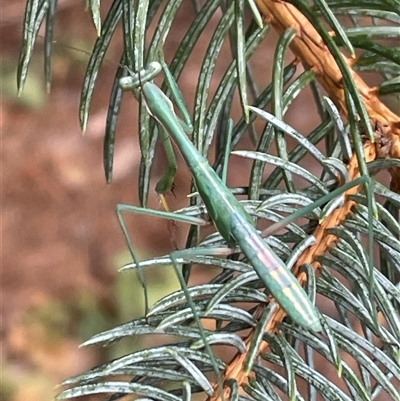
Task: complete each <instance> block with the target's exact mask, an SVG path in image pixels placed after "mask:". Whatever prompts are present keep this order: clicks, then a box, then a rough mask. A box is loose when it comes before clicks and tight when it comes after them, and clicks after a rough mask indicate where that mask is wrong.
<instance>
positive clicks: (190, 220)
mask: <svg viewBox="0 0 400 401" xmlns="http://www.w3.org/2000/svg"><path fill="white" fill-rule="evenodd" d="M123 213H134V214H143V215H147V216H154V217H160V218H163V219H167V220H173V221H178V222H183V223H186V224H194V225H205V224H208V222H206V221H205V220H204V219H201V218H197V217H191V216H185V215H183V214H177V213H172V212H164V211H160V210H152V209H146V208H142V207H138V206H132V205H126V204H119V205H117V209H116V214H117V218H118V222H119V225H120V226H121V229H122V232H123V234H124V238H125V242H126V244H127V246H128V249H129V252H130V254H131V256H132V259H133V261H134V263H135V264H136V265H137V266H140V264H139V258H138V257H137V254H136V252H135V248H134V246H133V243H132V240H131V237H130V235H129V231H128V229H127V226H126V224H125V220H124V217H123ZM137 273H138V277H139V281H140V283H141V286H142V288H143V292H144V299H145V314H146V315H147V312H148V310H149V294H148V288H147V287H148V286H147V281H146V277H145V275H144V274H143V269H142V268H140V267H139V268H138V269H137Z"/></svg>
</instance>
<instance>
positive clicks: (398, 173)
mask: <svg viewBox="0 0 400 401" xmlns="http://www.w3.org/2000/svg"><path fill="white" fill-rule="evenodd" d="M256 3H257V5H258V7H259V9H260V11H261V13H262V14H263V16H264V17H265V20H266V21H267V23H269V24H270V25H272V26H273V27H274V28H275V29H276V31H277V32H278V33H280V34H281V33H282V32H284V31H285V30H286V29H287V28H289V27H291V28H294V29H295V30H296V32H297V35H296V37H295V39H294V40H293V41H292V43H291V46H290V47H291V50H292V52H293V53H294V54H295V56H296V57H297V58H298V59H299V60H300V61H301V62H302V63H303V65H304V66H305V68H307V69H312V70H313V71H314V72H315V73H316V76H317V79H318V82H319V83H320V84H321V86H322V87H323V88H324V90H325V91H326V93H327V94H328V96H329V97H330V98H331V99H332V100H333V101H334V103H335V104H336V106H337V107H338V109H339V110H340V112H341V113H342V114H343V115H344V116H345V117H347V108H346V101H345V92H344V91H345V87H344V83H343V78H342V74H341V72H340V69H339V67H338V65H337V63H336V61H335V59H334V57H333V56H332V55H331V53H330V52H329V50H328V48H327V47H326V45H325V44H324V42H323V40H322V38H321V37H320V35H319V34H318V32H317V31H316V30H315V28H314V27H313V26H312V24H311V23H310V22H309V21H308V20H307V19H306V18H305V17H304V16H303V15H302V14H301V13H300V12H299V11H298V10H297V9H296V8H295V7H294V6H292V5H291V4H288V3H285V2H283V1H274V0H256ZM343 57H344V59H345V60H346V62H347V65H348V66H349V67H351V66H352V65H353V64H354V61H355V60H354V59H351V58H348V57H346V56H344V55H343ZM351 73H352V77H353V79H354V82H355V83H356V86H357V88H358V90H359V91H360V94H361V98H362V101H363V102H364V104H365V107H366V110H367V112H368V115H369V117H370V118H371V120H372V121H373V124H374V125H375V142H374V143H372V142H369V141H368V142H367V143H366V144H365V145H364V155H365V160H366V161H367V162H370V161H373V160H375V159H376V158H379V157H393V158H400V117H399V116H398V115H396V114H395V113H393V112H392V111H391V110H389V109H388V108H387V107H386V106H385V105H384V104H383V103H382V102H381V101H380V99H379V98H378V97H377V90H376V88H370V87H369V86H368V85H367V84H366V83H365V82H364V81H363V80H362V78H361V77H360V76H359V75H358V74H357V73H356V72H355V71H351ZM348 171H349V180H350V181H351V180H354V179H356V178H358V177H359V176H360V172H359V168H358V162H357V158H356V157H355V156H354V157H353V158H352V159H351V160H350V161H349V164H348ZM389 173H390V174H391V176H392V181H391V189H392V190H393V191H396V192H400V169H399V168H393V169H390V171H389ZM360 190H361V188H360V187H353V188H351V189H350V190H348V191H347V192H346V193H345V194H344V196H345V199H346V200H345V202H344V204H343V206H342V207H340V208H338V209H336V210H335V211H334V212H333V213H332V214H331V215H330V216H329V217H328V218H327V219H325V220H324V221H323V222H322V223H321V224H320V225H319V226H318V227H317V229H316V230H315V232H314V234H313V235H314V236H315V238H316V245H314V246H313V247H311V248H309V249H307V251H306V252H304V254H303V255H302V256H301V257H300V258H299V260H298V261H297V263H296V266H295V268H294V273H295V274H297V277H298V279H299V281H300V283H301V284H304V282H305V281H306V275H305V274H304V273H299V270H300V266H301V265H302V264H304V263H311V264H313V265H314V267H315V268H316V269H318V268H319V264H318V263H317V262H316V256H318V255H323V254H324V253H325V252H326V250H327V249H328V248H329V247H330V246H332V244H333V243H334V242H335V241H336V237H335V236H334V235H328V234H327V230H328V229H329V228H331V227H336V226H338V225H340V224H341V222H342V221H343V220H344V219H345V218H346V216H347V215H348V214H349V213H350V211H351V208H352V207H353V205H354V201H352V200H350V199H349V195H352V194H356V193H358V192H359V191H360ZM263 308H264V306H259V308H258V310H257V312H256V315H257V316H260V315H261V313H262V311H263ZM257 316H256V317H257ZM285 316H286V313H285V312H284V311H283V310H282V309H279V310H278V311H277V312H276V314H275V316H274V317H273V318H272V319H271V321H270V322H269V324H268V326H267V328H266V331H268V332H274V331H276V330H277V326H278V324H279V323H280V322H282V320H283V318H284V317H285ZM253 336H254V330H252V331H251V332H250V333H249V335H248V336H247V338H246V340H245V342H246V345H247V349H248V348H249V346H250V344H251V341H252V339H253ZM268 346H269V345H268V343H266V342H264V343H262V345H261V347H260V350H259V353H262V352H266V351H267V350H268ZM246 356H247V353H244V354H238V355H236V356H235V357H234V358H233V359H232V361H231V362H230V363H229V365H228V367H227V369H226V372H225V377H224V380H228V379H235V380H236V381H237V382H238V383H239V385H243V384H245V383H246V382H247V380H248V377H247V374H246V372H245V371H244V362H245V359H246ZM215 390H216V393H215V395H214V397H212V398H211V400H213V401H216V400H221V399H222V398H221V394H219V392H218V389H217V388H216V389H215ZM228 396H229V393H228V390H225V397H224V398H228Z"/></svg>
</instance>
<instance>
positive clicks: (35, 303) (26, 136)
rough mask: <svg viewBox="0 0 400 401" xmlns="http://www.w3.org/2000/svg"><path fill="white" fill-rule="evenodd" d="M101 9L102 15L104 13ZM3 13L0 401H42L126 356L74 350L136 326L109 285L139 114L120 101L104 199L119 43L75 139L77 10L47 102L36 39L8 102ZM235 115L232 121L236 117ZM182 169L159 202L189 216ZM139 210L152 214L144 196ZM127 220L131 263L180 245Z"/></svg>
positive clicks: (133, 168)
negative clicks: (19, 87)
mask: <svg viewBox="0 0 400 401" xmlns="http://www.w3.org/2000/svg"><path fill="white" fill-rule="evenodd" d="M108 3H110V2H108ZM186 3H187V4H185V5H184V7H182V9H181V10H180V11H179V20H178V21H179V22H178V23H177V24H176V26H175V28H174V30H173V31H172V32H171V34H170V36H169V38H168V43H167V46H166V49H165V54H166V57H167V61H168V57H171V56H172V55H173V54H174V53H175V51H176V48H177V47H178V45H179V43H180V40H181V38H182V36H183V34H184V33H185V32H186V30H187V28H188V26H189V24H190V22H191V21H192V19H193V10H192V7H191V4H190V2H186ZM103 6H104V10H103V11H106V10H107V2H106V1H103V2H102V7H103ZM0 7H1V9H0V11H1V12H0V15H1V48H2V57H1V82H2V89H1V90H2V104H1V114H0V124H1V132H2V135H3V137H2V147H1V157H2V188H1V189H2V191H1V193H2V269H1V283H2V300H1V328H2V331H1V346H2V356H1V358H2V360H1V363H2V386H1V387H2V390H1V391H2V394H1V399H2V400H4V401H6V400H9V401H17V400H18V401H19V400H24V401H26V400H29V401H36V400H43V399H51V398H52V396H53V395H54V394H56V393H57V390H55V389H54V387H55V385H56V384H58V383H60V382H61V381H62V380H64V379H66V378H67V377H69V376H71V375H74V374H77V373H79V372H81V371H83V370H85V369H88V368H90V367H92V366H94V365H96V364H99V363H101V362H103V361H105V360H109V359H110V358H113V357H115V356H116V355H117V354H120V353H123V349H124V347H125V346H130V347H132V344H119V345H118V346H117V347H112V348H110V349H98V348H96V349H78V346H79V344H81V343H82V342H83V341H84V340H85V339H87V338H89V337H90V336H91V335H93V334H95V333H98V332H100V331H102V330H105V329H107V328H110V327H112V326H114V325H116V324H118V323H122V322H125V321H128V320H130V319H133V318H135V317H138V316H141V315H142V314H143V296H142V292H141V290H140V286H139V285H138V283H137V280H136V277H135V276H134V275H130V274H126V273H124V274H117V269H118V268H120V267H122V265H123V264H124V263H126V262H129V261H130V257H129V255H128V253H127V250H126V247H125V242H124V238H123V235H122V233H121V230H120V228H119V225H118V222H117V219H116V216H115V212H114V211H115V207H116V205H117V204H118V203H129V204H136V205H138V197H137V176H138V166H139V161H140V151H139V147H138V140H137V135H136V131H137V127H136V126H137V123H136V120H135V118H134V117H135V116H136V109H135V107H136V105H135V102H134V101H133V99H129V100H128V99H127V100H125V99H124V102H123V109H122V114H121V118H120V121H119V127H118V131H117V140H116V152H115V162H114V176H113V182H112V184H111V185H107V184H106V182H105V178H104V172H103V166H102V162H103V155H102V153H103V134H104V125H105V120H106V112H107V109H106V108H107V105H108V99H109V92H110V87H111V83H112V80H113V76H114V73H115V70H116V68H117V65H116V64H115V61H114V60H119V54H120V49H121V48H122V42H121V38H115V40H114V41H113V42H112V45H111V48H110V49H109V52H108V54H107V56H106V59H107V60H108V62H106V63H105V64H104V66H103V72H102V74H101V76H100V77H99V80H100V85H97V87H96V90H95V97H94V101H93V103H92V108H91V116H90V120H89V126H88V129H87V132H86V133H85V134H84V135H82V132H81V129H80V127H79V122H78V109H79V97H80V89H81V85H82V82H83V76H84V73H85V69H86V64H87V61H88V58H89V55H88V54H89V53H90V49H91V47H92V44H93V42H94V40H95V39H96V35H95V29H94V27H93V24H92V22H91V18H90V15H89V13H88V12H86V11H85V10H84V6H83V4H82V2H81V1H61V0H60V1H59V12H58V14H57V17H56V26H55V40H56V41H57V43H56V44H55V47H54V55H53V76H52V87H51V91H50V93H48V94H47V93H46V88H45V83H44V79H43V48H42V46H41V42H42V40H41V39H40V38H39V39H38V42H37V46H36V49H35V58H34V60H33V62H32V63H31V66H30V71H29V77H28V81H27V83H26V86H25V88H24V91H23V92H22V94H21V96H19V97H18V96H17V93H16V67H17V61H18V55H19V51H20V46H21V37H22V29H21V28H22V24H23V14H24V8H25V2H24V1H22V0H19V1H11V0H3V1H2V2H1V5H0ZM189 15H190V16H191V17H190V18H188V16H189ZM103 16H104V13H103ZM218 18H219V17H216V21H217V20H218ZM211 33H212V30H210V35H211ZM203 36H204V35H203ZM268 38H269V43H268V45H267V44H266V45H265V47H261V48H260V49H259V50H258V51H257V52H256V54H255V56H254V57H253V59H254V63H253V67H254V69H255V71H258V72H259V74H258V75H257V76H260V77H261V78H260V79H261V81H263V77H265V82H269V80H270V74H271V69H270V63H268V60H266V59H265V56H264V54H266V53H267V50H266V49H267V47H266V46H268V47H272V46H274V43H273V42H271V41H270V39H271V36H268ZM208 40H209V37H203V39H202V40H201V41H200V43H199V44H198V45H196V46H198V47H199V50H198V51H195V52H193V56H192V57H191V59H190V61H189V63H188V66H187V68H186V69H185V71H184V74H183V75H182V77H181V79H180V81H179V84H180V87H181V89H182V90H183V92H184V94H185V98H187V99H188V100H189V106H190V99H192V101H193V95H194V93H195V85H196V80H197V78H196V79H193V74H197V73H198V69H199V61H200V60H201V59H202V57H203V54H204V52H205V49H206V46H207V41H208ZM223 52H226V54H227V59H226V64H225V65H224V58H223V57H221V58H220V60H221V62H220V63H221V66H220V68H217V74H216V77H215V82H218V81H219V80H220V78H221V76H222V74H223V72H224V70H225V68H226V65H227V63H228V62H229V60H230V49H229V47H228V46H225V47H224V49H223ZM264 52H265V53H264ZM228 55H229V56H228ZM196 57H198V59H196ZM218 74H220V75H219V76H218ZM196 77H197V75H196ZM261 84H262V82H261ZM309 97H310V92H308V91H304V93H303V94H302V95H301V96H299V98H298V99H297V100H296V102H295V104H294V105H293V107H292V108H291V109H290V112H289V113H288V116H287V121H288V122H289V123H291V124H293V125H294V126H295V127H296V128H297V129H299V130H300V131H302V132H308V131H309V130H310V129H312V128H313V127H315V126H316V125H317V124H318V121H319V119H318V116H317V113H316V110H313V109H312V107H311V106H310V105H311V104H312V102H311V99H310V98H309ZM132 110H135V112H134V113H133V112H132ZM237 112H238V115H240V110H239V108H238V110H237ZM291 116H296V118H294V119H291ZM246 146H251V145H250V144H249V143H246V142H245V141H244V142H243V143H242V144H241V146H240V147H238V148H242V149H243V148H244V147H246ZM162 156H163V155H162V150H161V149H160V152H159V157H157V161H158V162H157V163H158V165H157V166H156V167H155V169H154V185H155V183H156V181H157V180H158V179H159V178H160V177H161V175H162V172H163V171H164V167H165V162H164V158H163V157H162ZM241 163H242V165H241V168H240V172H239V173H238V172H236V173H235V176H234V178H231V179H230V183H231V184H232V185H235V184H237V185H239V184H240V185H244V184H245V182H246V175H247V172H246V170H245V169H244V168H243V165H244V164H246V163H245V162H244V161H243V160H241ZM180 165H181V166H182V168H180V169H179V173H178V177H177V180H176V191H175V194H174V196H173V195H170V196H169V197H168V202H169V204H170V207H171V209H176V208H178V207H180V206H184V205H186V204H187V198H186V195H187V194H188V191H189V188H190V174H189V172H188V170H187V168H186V167H184V166H183V163H182V160H180ZM246 165H247V166H248V165H249V164H248V163H247V164H246ZM231 172H232V170H231ZM154 185H153V187H152V188H153V189H154ZM149 206H150V207H153V208H156V209H161V206H160V204H159V200H158V198H157V196H156V194H155V192H154V191H152V198H151V199H150V201H149ZM127 220H128V222H129V227H130V232H131V234H132V241H133V243H134V244H135V245H136V247H137V249H138V251H139V255H140V256H141V257H146V256H150V255H155V254H157V255H161V254H164V253H166V252H168V251H171V250H173V249H174V242H176V243H177V244H178V246H183V244H184V238H185V234H186V233H187V228H186V227H179V228H178V229H175V228H174V229H171V230H170V232H171V233H172V235H168V236H167V237H165V228H166V227H168V225H169V224H170V223H168V222H167V221H164V220H157V219H153V218H149V217H145V216H135V217H134V218H132V216H129V217H128V218H127ZM163 233H164V234H163ZM171 238H172V239H173V240H171ZM150 280H151V282H152V288H153V294H154V295H152V296H157V297H158V298H159V297H161V295H162V294H163V293H167V292H170V291H171V290H172V289H173V288H175V287H176V286H177V283H176V280H175V278H174V275H173V273H172V272H171V271H152V272H150ZM132 341H134V340H131V342H132Z"/></svg>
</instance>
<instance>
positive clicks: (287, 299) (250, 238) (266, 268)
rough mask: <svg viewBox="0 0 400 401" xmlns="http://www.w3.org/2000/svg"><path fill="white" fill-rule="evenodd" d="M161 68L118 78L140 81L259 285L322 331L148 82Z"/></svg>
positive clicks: (299, 291)
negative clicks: (259, 281) (256, 277)
mask: <svg viewBox="0 0 400 401" xmlns="http://www.w3.org/2000/svg"><path fill="white" fill-rule="evenodd" d="M159 71H161V65H159V63H151V64H150V66H149V68H147V69H144V70H142V71H140V72H139V73H137V74H136V75H134V76H132V77H124V78H122V79H121V81H120V85H121V87H122V88H123V89H125V90H136V88H137V85H138V84H141V91H142V94H143V97H144V99H145V102H146V107H147V110H148V112H149V114H150V115H152V116H153V117H154V118H155V119H156V120H157V121H158V122H159V123H160V125H161V126H162V127H163V128H164V130H165V131H166V132H167V133H168V134H169V135H170V136H171V137H172V138H173V140H174V141H175V143H176V145H177V146H178V148H179V150H180V151H181V153H182V155H183V158H184V159H185V161H186V163H187V165H188V167H189V169H190V171H191V173H192V175H193V178H194V180H195V183H196V187H197V190H198V193H199V195H200V197H201V198H202V200H203V202H204V204H205V206H206V208H207V211H208V214H209V216H210V218H211V220H212V221H213V223H214V225H215V227H216V228H217V230H218V231H219V233H220V234H221V236H222V237H223V238H224V239H225V241H226V242H227V244H228V246H229V247H234V246H235V245H236V244H238V245H239V246H240V248H241V250H242V252H243V253H244V254H245V255H246V257H247V258H248V260H249V262H250V263H251V265H252V266H253V267H254V269H255V271H256V273H257V275H258V276H259V278H260V279H261V281H262V282H263V284H264V285H265V286H266V287H267V288H268V289H269V291H270V292H271V294H272V295H273V296H274V297H275V299H276V300H277V302H278V303H279V304H280V306H281V307H282V308H283V309H284V310H285V311H286V313H287V314H288V315H289V316H290V317H291V318H292V319H293V321H295V322H296V323H298V324H299V325H301V326H303V327H304V328H306V329H310V330H313V331H320V330H321V329H322V327H321V324H320V321H319V318H318V315H317V312H316V310H315V308H314V306H313V305H312V304H311V302H310V300H309V298H308V297H307V295H306V293H305V291H304V290H303V288H302V287H301V286H300V284H299V282H298V281H297V280H296V278H295V277H294V276H293V275H292V274H291V273H290V271H288V270H287V268H286V267H285V265H284V263H283V262H282V261H281V260H280V258H279V257H278V256H277V255H276V254H275V253H274V252H273V250H272V249H271V248H270V247H269V246H268V245H267V244H266V243H265V242H264V241H263V240H262V239H261V237H260V236H259V234H258V233H257V230H256V229H255V228H254V226H253V224H252V219H251V217H250V215H249V214H248V213H247V212H246V210H245V209H244V208H243V206H242V205H241V204H240V202H239V201H238V200H237V199H236V197H235V196H234V195H233V194H232V193H231V191H230V190H229V189H228V188H227V187H226V186H225V184H224V183H223V182H222V180H221V178H220V177H219V176H218V175H217V173H216V172H215V171H214V170H213V169H212V167H211V166H210V165H209V163H208V161H207V160H206V159H205V158H204V157H203V156H202V155H201V154H200V153H199V151H198V150H197V149H196V148H195V146H194V145H193V144H192V142H191V141H190V140H189V138H188V137H187V134H186V133H185V131H184V129H183V128H182V125H181V122H180V119H179V118H178V117H177V115H176V114H175V111H174V108H173V104H172V102H171V101H170V100H169V99H168V97H167V96H166V95H165V94H164V93H163V92H162V91H161V89H160V88H158V87H157V86H156V85H155V84H154V83H152V82H149V81H150V80H151V79H153V78H154V77H155V75H156V74H157V73H158V72H159Z"/></svg>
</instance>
